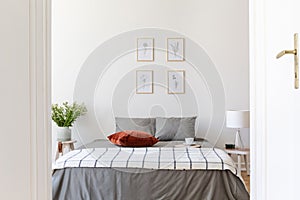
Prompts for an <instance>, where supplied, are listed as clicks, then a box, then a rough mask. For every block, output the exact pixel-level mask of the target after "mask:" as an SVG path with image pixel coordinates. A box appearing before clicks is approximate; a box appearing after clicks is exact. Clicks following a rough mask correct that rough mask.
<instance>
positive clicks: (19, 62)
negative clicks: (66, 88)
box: [0, 0, 31, 200]
mask: <svg viewBox="0 0 300 200" xmlns="http://www.w3.org/2000/svg"><path fill="white" fill-rule="evenodd" d="M28 5H29V2H28V1H24V0H10V1H1V3H0V8H1V9H0V10H1V12H0V24H1V31H0V44H1V46H0V55H1V56H0V57H1V59H0V92H1V98H0V104H1V115H0V124H1V128H0V135H1V141H2V142H1V145H0V157H1V164H0V177H1V178H0V199H12V200H14V199H16V200H17V199H24V200H29V199H30V188H31V187H30V121H29V120H30V119H29V116H30V110H29V56H28V55H29V41H28V38H29V7H28Z"/></svg>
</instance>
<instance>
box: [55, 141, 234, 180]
mask: <svg viewBox="0 0 300 200" xmlns="http://www.w3.org/2000/svg"><path fill="white" fill-rule="evenodd" d="M69 167H110V168H114V167H115V168H119V167H120V168H143V169H172V170H194V169H201V170H230V171H231V172H232V173H233V174H237V169H236V167H235V164H234V162H233V161H232V159H231V158H230V157H229V156H228V154H227V153H225V152H224V151H223V150H221V149H217V148H188V147H181V148H177V147H150V148H128V147H126V148H122V147H121V148H88V149H80V150H75V151H71V152H69V153H67V154H66V155H64V156H62V157H60V158H59V159H58V160H57V161H56V163H55V165H54V169H62V168H69Z"/></svg>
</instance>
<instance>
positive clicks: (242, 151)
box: [224, 149, 250, 175]
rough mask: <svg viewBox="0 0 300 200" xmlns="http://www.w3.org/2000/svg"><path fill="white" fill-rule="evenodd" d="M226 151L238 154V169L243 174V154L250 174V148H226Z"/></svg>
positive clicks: (230, 153)
mask: <svg viewBox="0 0 300 200" xmlns="http://www.w3.org/2000/svg"><path fill="white" fill-rule="evenodd" d="M224 151H225V152H227V153H228V154H229V155H237V158H238V162H237V170H238V174H239V175H241V156H243V157H244V161H245V167H246V171H247V175H250V172H249V166H248V160H247V157H248V156H249V154H250V150H249V149H224Z"/></svg>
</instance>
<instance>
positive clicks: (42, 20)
mask: <svg viewBox="0 0 300 200" xmlns="http://www.w3.org/2000/svg"><path fill="white" fill-rule="evenodd" d="M29 3H30V19H29V27H30V33H29V35H30V39H29V45H30V55H29V57H30V88H31V90H30V96H31V100H30V103H31V107H30V113H31V115H30V118H31V133H30V134H31V155H30V157H31V160H30V163H31V171H30V172H31V199H32V200H38V199H49V200H50V199H52V197H51V188H52V187H51V162H52V161H51V155H52V154H51V148H52V145H51V118H50V115H51V0H29ZM265 4H266V0H252V1H249V59H250V65H249V66H250V67H249V70H250V112H251V116H250V126H251V129H250V136H251V137H250V146H251V156H250V161H251V199H267V198H266V194H267V191H266V189H267V187H266V185H267V181H266V180H267V177H266V176H267V173H266V170H267V161H266V135H267V134H266V111H267V110H266V89H267V88H266V64H265V63H266V56H265V55H266V54H265V49H266V44H265V43H264V41H265V18H266V17H265Z"/></svg>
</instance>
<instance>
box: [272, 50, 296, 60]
mask: <svg viewBox="0 0 300 200" xmlns="http://www.w3.org/2000/svg"><path fill="white" fill-rule="evenodd" d="M285 54H294V55H297V50H296V49H295V50H283V51H281V52H279V53H278V54H277V56H276V58H277V59H278V58H281V57H282V56H284V55H285Z"/></svg>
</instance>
